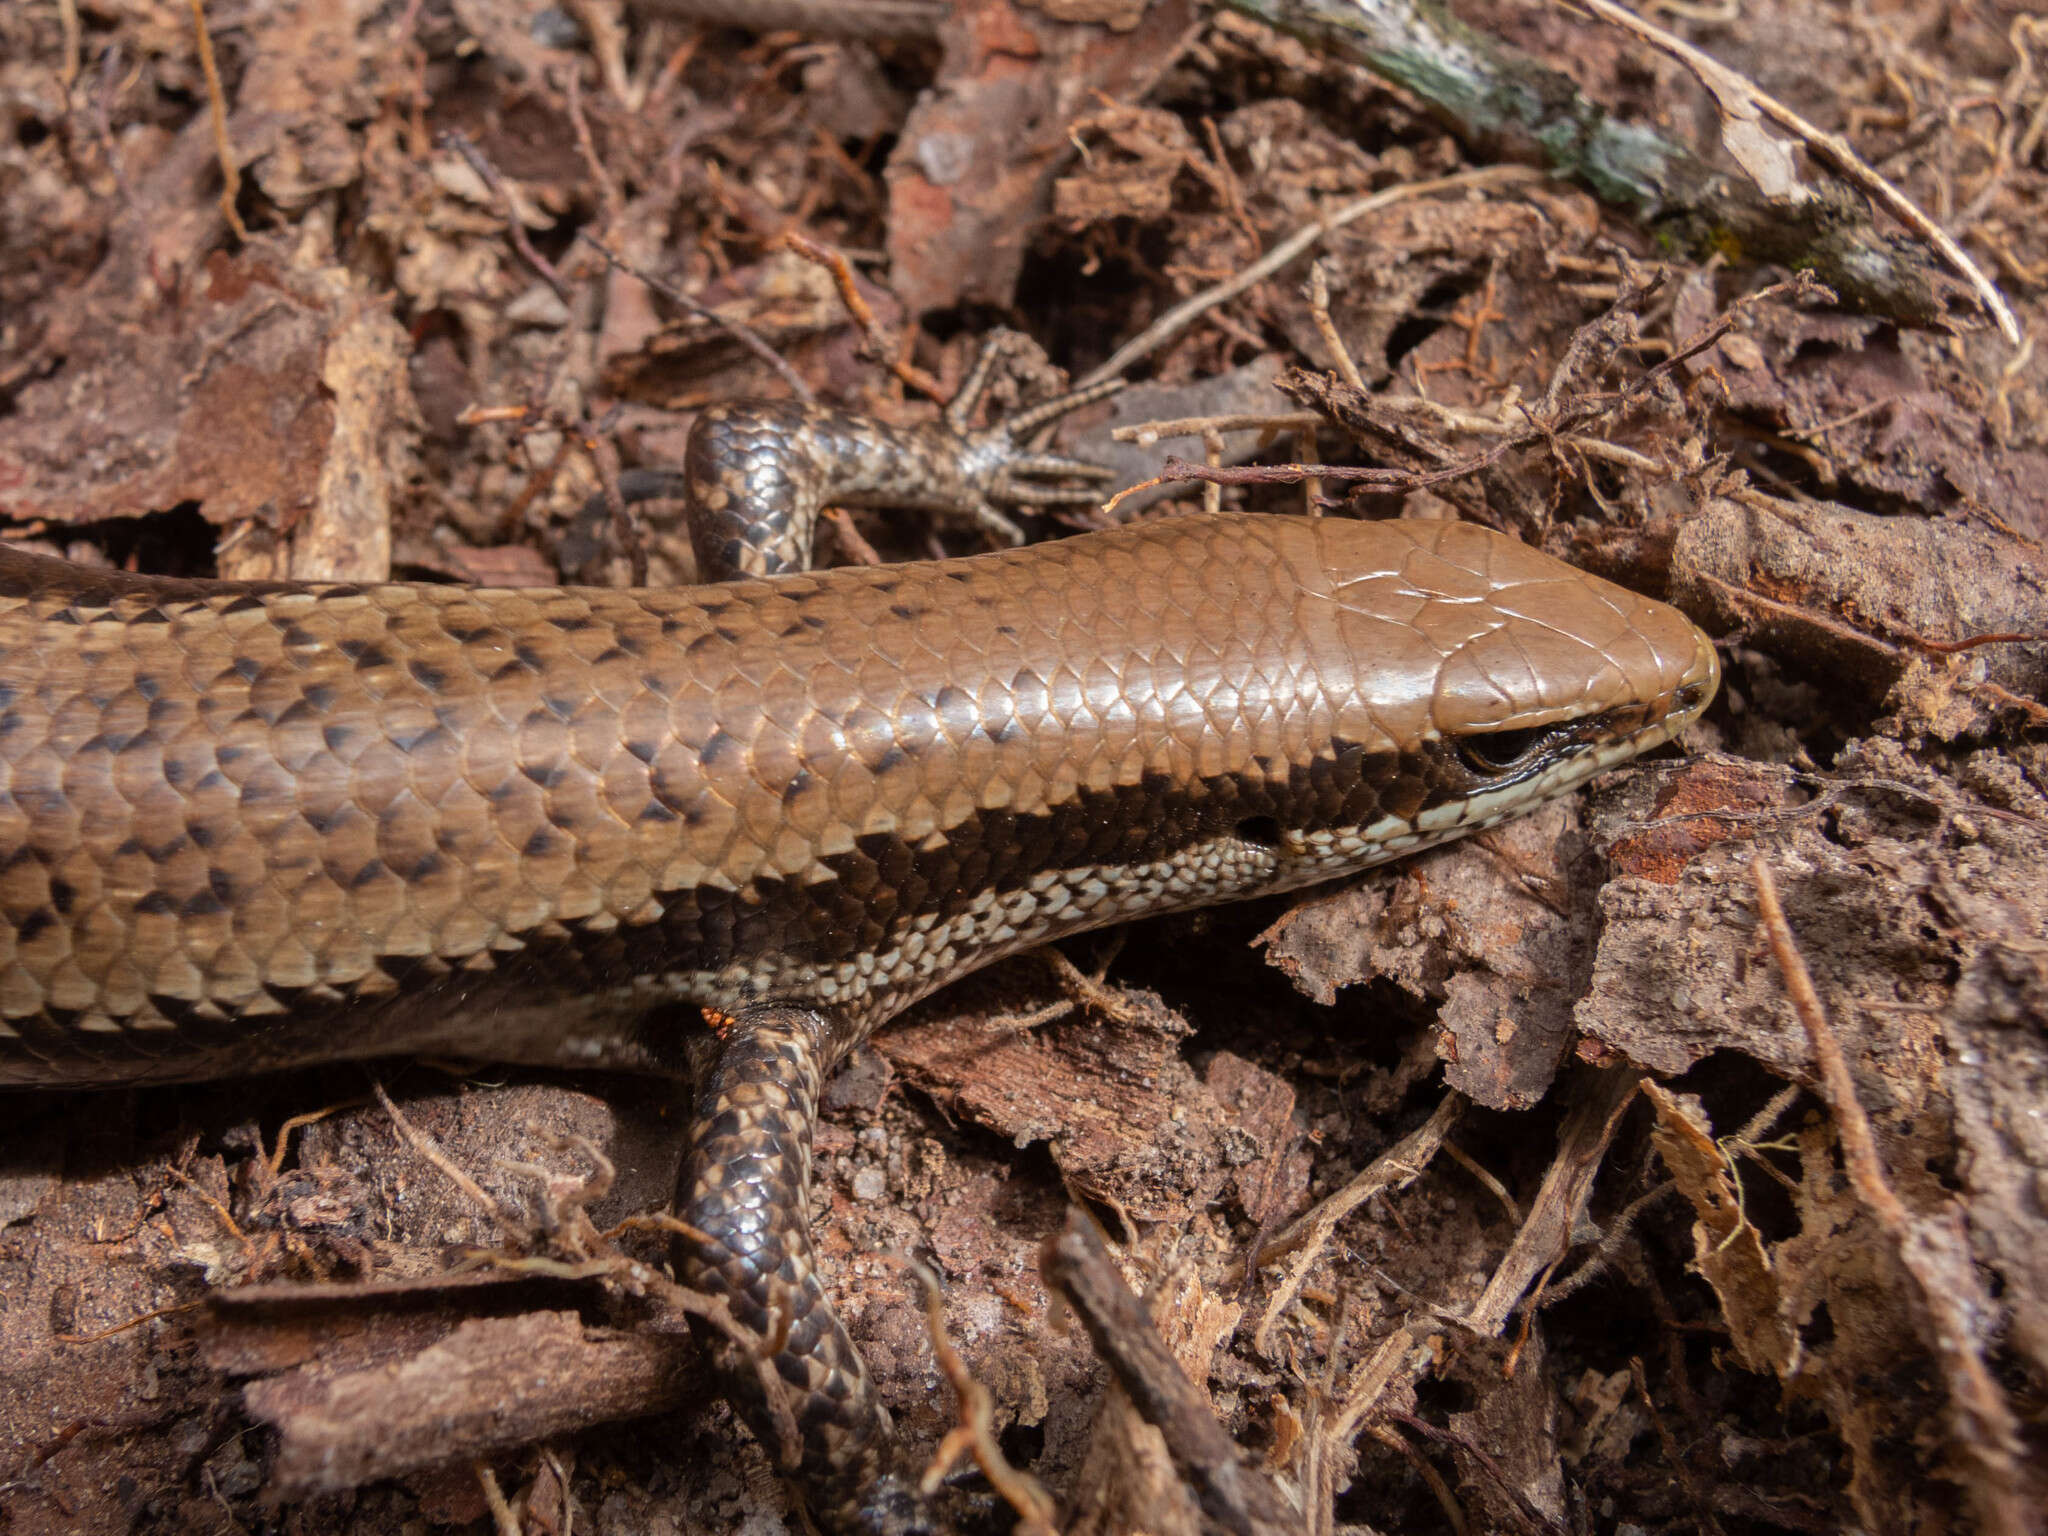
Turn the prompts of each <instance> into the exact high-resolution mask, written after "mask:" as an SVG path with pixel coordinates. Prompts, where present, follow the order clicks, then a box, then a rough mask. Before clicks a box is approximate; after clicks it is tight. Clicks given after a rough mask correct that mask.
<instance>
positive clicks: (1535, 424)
mask: <svg viewBox="0 0 2048 1536" xmlns="http://www.w3.org/2000/svg"><path fill="white" fill-rule="evenodd" d="M1816 287H1817V285H1816V284H1815V283H1814V281H1813V279H1812V278H1810V277H1808V276H1806V275H1804V274H1802V275H1800V276H1798V277H1795V278H1793V279H1792V280H1791V281H1789V282H1784V283H1773V284H1772V285H1771V286H1770V287H1768V288H1760V289H1758V290H1757V291H1756V292H1755V293H1753V294H1749V295H1747V296H1746V297H1744V298H1743V299H1742V300H1741V301H1739V302H1738V303H1737V304H1735V305H1734V306H1733V307H1732V308H1730V309H1729V310H1728V311H1727V312H1726V313H1724V314H1723V315H1722V316H1721V317H1720V318H1719V319H1718V320H1716V321H1715V322H1714V323H1713V324H1712V325H1710V326H1708V327H1707V329H1706V330H1704V331H1702V332H1700V333H1699V334H1698V335H1696V336H1694V337H1693V338H1692V339H1691V340H1690V341H1688V342H1687V343H1686V344H1685V345H1684V346H1682V347H1679V348H1678V349H1677V350H1675V351H1674V352H1672V353H1671V354H1670V355H1669V356H1668V357H1665V358H1663V359H1662V360H1661V361H1659V362H1657V363H1656V364H1655V365H1654V366H1652V367H1650V368H1648V369H1646V370H1644V372H1643V373H1642V375H1641V376H1640V377H1639V378H1636V379H1634V380H1632V381H1630V383H1629V384H1628V385H1627V386H1626V387H1625V388H1623V389H1621V390H1619V391H1617V392H1615V393H1614V394H1611V395H1603V396H1594V397H1589V398H1587V399H1585V400H1581V401H1579V402H1577V403H1574V404H1569V405H1567V404H1563V403H1562V401H1563V395H1564V385H1565V383H1566V381H1567V380H1568V379H1569V378H1570V376H1571V373H1572V371H1573V360H1574V358H1575V357H1576V356H1577V355H1578V353H1579V352H1580V350H1581V349H1582V348H1583V347H1584V345H1585V342H1584V339H1583V338H1584V333H1585V332H1586V331H1588V330H1594V329H1597V328H1598V327H1600V325H1601V324H1602V323H1603V322H1602V321H1594V322H1593V323H1592V325H1590V326H1586V327H1581V334H1580V335H1578V336H1574V337H1573V339H1572V345H1571V347H1570V348H1568V349H1567V351H1566V355H1565V359H1564V361H1562V362H1560V363H1559V365H1558V367H1557V369H1556V370H1555V371H1554V372H1553V373H1552V375H1551V380H1550V387H1549V388H1548V389H1547V390H1546V391H1545V394H1544V399H1543V401H1542V402H1541V403H1540V404H1539V406H1538V407H1537V409H1535V410H1527V409H1525V412H1524V414H1525V415H1526V416H1527V418H1528V419H1529V421H1530V422H1531V423H1532V425H1531V427H1530V428H1529V429H1528V430H1525V431H1521V432H1517V433H1515V434H1514V435H1512V436H1508V437H1503V438H1502V439H1500V441H1498V442H1497V443H1495V444H1494V445H1493V447H1491V448H1489V449H1487V450H1486V451H1485V452H1484V453H1480V454H1475V455H1473V456H1472V457H1470V458H1466V459H1461V460H1459V461H1457V462H1455V463H1451V464H1446V465H1444V466H1443V467H1442V468H1441V469H1433V470H1412V469H1364V468H1359V467H1357V466H1355V465H1342V464H1273V465H1266V464H1250V465H1237V466H1228V467H1224V468H1217V469H1212V468H1210V467H1209V466H1208V465H1205V464H1189V463H1186V462H1184V461H1183V460H1180V459H1169V460H1168V461H1167V463H1166V465H1165V467H1164V468H1163V469H1161V470H1160V472H1159V475H1158V477H1157V478H1158V479H1160V480H1166V481H1176V480H1210V479H1213V480H1217V481H1220V482H1221V483H1222V484H1225V485H1292V484H1294V483H1296V482H1298V481H1302V480H1306V479H1310V478H1312V477H1327V478H1329V479H1333V480H1343V481H1346V482H1347V483H1349V484H1352V485H1357V486H1361V487H1365V488H1368V489H1372V490H1377V491H1383V492H1396V491H1413V490H1424V489H1428V488H1430V487H1432V486H1438V485H1447V484H1449V483H1450V482H1452V481H1454V480H1462V479H1464V478H1465V477H1467V476H1468V475H1474V474H1478V473H1479V472H1481V471H1482V470H1486V469H1491V468H1492V467H1493V466H1494V465H1495V464H1498V463H1499V462H1500V461H1501V460H1502V459H1504V458H1506V457H1507V455H1508V454H1510V453H1512V452H1515V451H1516V450H1518V449H1522V448H1530V447H1534V446H1536V445H1538V444H1542V445H1544V446H1546V447H1548V446H1554V445H1555V444H1557V443H1560V442H1563V441H1566V440H1567V439H1569V438H1570V437H1571V435H1572V434H1573V433H1575V432H1577V431H1578V430H1579V429H1581V428H1584V427H1586V426H1589V425H1590V424H1592V423H1593V422H1596V421H1599V420H1601V419H1603V418H1608V417H1612V416H1615V415H1617V414H1618V413H1620V412H1621V411H1624V410H1626V409H1627V408H1628V407H1629V406H1630V405H1632V404H1634V403H1635V401H1636V400H1638V399H1640V398H1641V397H1642V396H1643V395H1644V394H1646V393H1647V392H1648V391H1650V390H1651V389H1653V388H1655V387H1656V385H1657V383H1658V382H1659V381H1660V380H1661V379H1663V378H1664V377H1665V376H1666V375H1668V374H1670V373H1671V372H1672V371H1673V370H1674V369H1676V368H1678V367H1680V366H1681V365H1683V364H1684V363H1686V362H1687V361H1689V360H1690V359H1692V358H1694V357H1697V356H1699V355H1700V354H1701V353H1703V352H1706V351H1707V350H1708V349H1709V348H1711V347H1712V346H1714V344H1715V343H1716V342H1718V341H1720V340H1721V338H1722V337H1724V336H1726V335H1727V334H1728V333H1729V332H1730V331H1732V330H1733V329H1734V328H1735V321H1736V317H1737V316H1738V315H1739V314H1740V313H1741V312H1742V310H1744V309H1746V308H1748V307H1749V306H1750V305H1753V304H1758V303H1762V302H1765V301H1767V300H1770V299H1775V298H1778V297H1781V296H1784V295H1788V294H1790V295H1801V294H1808V293H1811V292H1813V291H1814V290H1815V288H1816ZM1823 291H1824V290H1823ZM1610 318H1612V316H1611V315H1610V316H1607V317H1603V320H1605V319H1610ZM1337 387H1338V386H1336V385H1334V384H1333V385H1331V386H1330V388H1331V389H1332V390H1335V389H1336V388H1337ZM1283 388H1285V381H1283ZM1286 392H1289V393H1294V392H1298V391H1297V390H1294V389H1288V390H1287V391H1286ZM1342 424H1343V423H1342V422H1341V421H1339V422H1337V425H1340V426H1341V425H1342ZM1112 504H1113V503H1112Z"/></svg>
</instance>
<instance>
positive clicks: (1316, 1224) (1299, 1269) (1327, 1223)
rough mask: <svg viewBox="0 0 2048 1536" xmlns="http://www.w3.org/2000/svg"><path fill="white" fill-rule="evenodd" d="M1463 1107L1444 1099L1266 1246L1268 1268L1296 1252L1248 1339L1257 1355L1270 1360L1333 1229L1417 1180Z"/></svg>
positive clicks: (1460, 1101)
mask: <svg viewBox="0 0 2048 1536" xmlns="http://www.w3.org/2000/svg"><path fill="white" fill-rule="evenodd" d="M1465 1102H1466V1101H1465V1097H1464V1095H1463V1094H1459V1093H1447V1094H1445V1095H1444V1097H1443V1101H1442V1102H1441V1103H1439V1104H1438V1105H1437V1107H1436V1110H1435V1112H1434V1113H1433V1114H1431V1115H1430V1117H1429V1119H1427V1120H1426V1121H1424V1122H1423V1123H1422V1124H1421V1125H1420V1126H1418V1127H1417V1128H1416V1129H1414V1130H1413V1131H1410V1132H1409V1133H1408V1134H1407V1135H1406V1136H1404V1137H1402V1138H1401V1140H1399V1141H1398V1142H1396V1143H1395V1144H1394V1145H1393V1146H1391V1147H1389V1148H1388V1149H1387V1150H1386V1151H1384V1152H1382V1153H1381V1154H1380V1155H1379V1156H1378V1157H1376V1158H1374V1159H1373V1160H1372V1162H1371V1163H1370V1164H1368V1165H1367V1166H1366V1167H1365V1169H1364V1170H1363V1171H1361V1172H1360V1173H1359V1174H1358V1176H1357V1177H1356V1178H1354V1179H1352V1181H1351V1182H1350V1183H1349V1184H1346V1185H1345V1186H1344V1187H1343V1188H1342V1189H1340V1190H1338V1191H1337V1193H1336V1194H1334V1195H1332V1196H1330V1197H1329V1198H1328V1199H1327V1200H1325V1201H1323V1203H1322V1204H1321V1205H1318V1206H1317V1207H1316V1208H1315V1209H1314V1210H1312V1211H1310V1212H1309V1213H1308V1214H1307V1215H1305V1216H1303V1217H1302V1218H1301V1219H1300V1220H1298V1221H1296V1222H1295V1223H1294V1224H1293V1225H1291V1226H1290V1227H1288V1228H1287V1230H1286V1231H1284V1232H1282V1233H1281V1234H1280V1235H1279V1236H1278V1237H1276V1238H1274V1239H1273V1241H1272V1242H1270V1243H1268V1244H1267V1245H1266V1247H1265V1249H1264V1250H1263V1251H1262V1252H1261V1253H1260V1254H1259V1256H1258V1260H1259V1263H1260V1264H1261V1265H1265V1264H1271V1263H1273V1262H1274V1261H1276V1260H1277V1259H1279V1258H1280V1257H1282V1256H1283V1255H1285V1254H1289V1253H1294V1252H1295V1251H1296V1250H1297V1249H1299V1250H1300V1252H1299V1254H1298V1255H1297V1257H1296V1259H1295V1261H1294V1264H1293V1265H1292V1267H1291V1268H1290V1269H1289V1270H1288V1273H1287V1278H1286V1279H1285V1280H1283V1281H1282V1282H1281V1283H1280V1285H1279V1286H1278V1287H1276V1288H1275V1290H1274V1292H1273V1297H1272V1299H1271V1300H1270V1301H1268V1302H1267V1303H1266V1311H1265V1314H1264V1315H1263V1316H1262V1317H1261V1318H1260V1319H1259V1326H1258V1330H1257V1332H1256V1333H1254V1334H1253V1335H1252V1343H1253V1347H1254V1348H1256V1349H1257V1350H1258V1352H1259V1353H1260V1354H1261V1355H1263V1356H1265V1357H1266V1358H1267V1359H1268V1360H1271V1359H1273V1358H1274V1337H1273V1333H1274V1329H1275V1328H1277V1327H1278V1326H1279V1323H1280V1319H1281V1318H1282V1317H1284V1316H1285V1315H1286V1314H1287V1313H1288V1312H1289V1311H1290V1310H1291V1309H1292V1308H1293V1306H1294V1303H1295V1300H1296V1298H1298V1297H1299V1296H1300V1295H1301V1288H1302V1287H1303V1286H1304V1285H1306V1284H1307V1283H1308V1276H1309V1271H1310V1270H1311V1269H1313V1268H1314V1267H1315V1263H1316V1261H1317V1260H1318V1259H1319V1258H1321V1257H1322V1252H1323V1249H1324V1248H1325V1246H1327V1245H1328V1243H1329V1241H1330V1237H1331V1234H1332V1233H1334V1232H1335V1231H1336V1229H1337V1224H1338V1223H1339V1222H1341V1221H1343V1219H1344V1218H1345V1217H1346V1216H1349V1215H1350V1214H1351V1213H1352V1212H1353V1211H1355V1210H1357V1209H1358V1208H1359V1207H1360V1206H1361V1205H1363V1204H1365V1202H1366V1201H1368V1200H1370V1199H1371V1198H1372V1197H1373V1196H1374V1195H1377V1194H1380V1193H1382V1192H1383V1191H1385V1190H1389V1189H1399V1188H1403V1187H1405V1186H1407V1185H1409V1184H1412V1183H1413V1182H1414V1181H1415V1180H1416V1179H1418V1178H1420V1177H1421V1176H1422V1173H1423V1170H1424V1169H1426V1168H1427V1167H1428V1166H1429V1163H1430V1159H1431V1158H1433V1157H1435V1156H1436V1153H1437V1150H1438V1149H1439V1148H1440V1147H1441V1146H1442V1145H1443V1143H1444V1138H1445V1137H1446V1136H1448V1135H1449V1134H1450V1132H1451V1127H1452V1126H1454V1125H1456V1124H1457V1123H1458V1117H1459V1116H1460V1115H1462V1114H1463V1113H1464V1111H1465Z"/></svg>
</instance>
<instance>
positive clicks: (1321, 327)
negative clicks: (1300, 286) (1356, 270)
mask: <svg viewBox="0 0 2048 1536" xmlns="http://www.w3.org/2000/svg"><path fill="white" fill-rule="evenodd" d="M1308 312H1309V314H1310V315H1311V316H1312V317H1313V318H1314V320H1315V323H1316V334H1317V335H1319V336H1321V337H1322V338H1323V345H1324V346H1326V347H1328V348H1329V349H1330V355H1331V356H1332V357H1333V358H1335V359H1336V361H1337V376H1338V377H1339V378H1341V379H1343V381H1344V382H1345V383H1346V384H1349V385H1350V386H1351V387H1352V388H1353V389H1355V390H1357V391H1358V392H1359V393H1360V394H1363V393H1364V392H1365V377H1364V375H1362V374H1361V373H1359V371H1358V364H1357V363H1356V362H1354V361H1353V360H1352V357H1351V349H1350V348H1349V347H1347V346H1345V345H1344V338H1343V337H1342V336H1341V335H1340V334H1338V331H1337V323H1336V321H1334V320H1332V319H1331V318H1330V273H1329V268H1328V266H1327V265H1325V263H1324V262H1322V261H1321V260H1317V261H1316V262H1314V263H1312V264H1311V265H1310V267H1309V269H1308Z"/></svg>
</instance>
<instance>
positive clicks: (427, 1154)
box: [370, 1078, 517, 1232]
mask: <svg viewBox="0 0 2048 1536" xmlns="http://www.w3.org/2000/svg"><path fill="white" fill-rule="evenodd" d="M370 1090H371V1092H372V1093H374V1094H375V1095H376V1098H377V1103H378V1104H379V1105H380V1106H381V1107H382V1108H383V1110H384V1113H385V1114H387V1115H389V1116H390V1117H391V1123H392V1125H394V1126H395V1127H397V1129H398V1134H399V1137H400V1138H401V1139H402V1140H403V1141H404V1142H405V1144H406V1145H407V1146H409V1147H411V1148H412V1149H413V1151H415V1152H417V1153H418V1154H419V1155H420V1156H421V1157H423V1158H425V1159H426V1160H427V1161H428V1162H430V1163H432V1164H433V1165H434V1166H435V1167H436V1168H438V1169H440V1170H441V1172H442V1173H443V1174H444V1175H446V1177H447V1179H448V1182H449V1183H451V1184H453V1185H454V1186H455V1187H456V1188H457V1189H459V1190H461V1191H462V1192H463V1193H464V1194H465V1195H467V1196H469V1198H470V1199H471V1200H472V1201H474V1202H475V1204H476V1206H477V1209H479V1210H481V1211H482V1212H484V1214H485V1215H487V1216H489V1217H490V1218H491V1220H492V1221H495V1222H496V1223H497V1224H498V1225H499V1226H500V1227H501V1228H504V1229H505V1230H506V1231H508V1232H509V1231H515V1230H516V1229H517V1224H516V1223H514V1222H513V1221H512V1220H511V1218H509V1217H508V1216H507V1215H506V1214H505V1212H504V1210H503V1208H502V1207H500V1206H499V1204H498V1202H497V1201H495V1200H493V1199H492V1198H491V1197H490V1195H489V1193H488V1192H487V1191H486V1190H485V1189H484V1188H483V1186H482V1185H480V1184H478V1183H477V1181H476V1180H475V1179H472V1178H471V1177H470V1176H469V1175H468V1174H466V1173H464V1172H463V1171H462V1170H461V1169H460V1168H458V1167H456V1166H455V1164H454V1163H453V1162H452V1161H451V1160H450V1159H449V1156H448V1154H447V1153H445V1152H443V1151H442V1150H441V1149H440V1148H439V1147H437V1146H435V1145H434V1143H433V1141H432V1140H431V1139H430V1138H429V1137H426V1136H423V1135H421V1134H420V1132H419V1131H418V1130H416V1129H415V1128H414V1126H413V1123H412V1122H411V1121H410V1120H408V1119H406V1118H405V1116H404V1115H403V1114H401V1113H400V1112H399V1109H398V1106H397V1105H396V1104H394V1103H392V1102H391V1095H390V1094H388V1093H386V1092H385V1091H384V1085H383V1084H382V1083H380V1082H378V1081H377V1080H376V1079H375V1078H372V1079H371V1080H370Z"/></svg>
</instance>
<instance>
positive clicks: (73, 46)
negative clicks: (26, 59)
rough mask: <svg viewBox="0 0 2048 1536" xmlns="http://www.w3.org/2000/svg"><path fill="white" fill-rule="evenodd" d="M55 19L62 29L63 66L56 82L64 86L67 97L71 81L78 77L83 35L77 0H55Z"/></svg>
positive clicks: (69, 93) (69, 92)
mask: <svg viewBox="0 0 2048 1536" xmlns="http://www.w3.org/2000/svg"><path fill="white" fill-rule="evenodd" d="M57 20H58V22H59V24H60V25H61V26H62V27H63V29H64V67H63V69H62V70H61V71H60V72H59V74H58V76H57V83H58V84H59V85H61V86H63V87H64V94H65V96H66V97H67V98H68V97H69V96H70V95H71V85H72V82H73V81H75V80H76V79H77V78H78V57H79V43H80V40H81V37H82V35H83V34H82V32H81V30H80V28H79V23H78V0H57Z"/></svg>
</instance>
